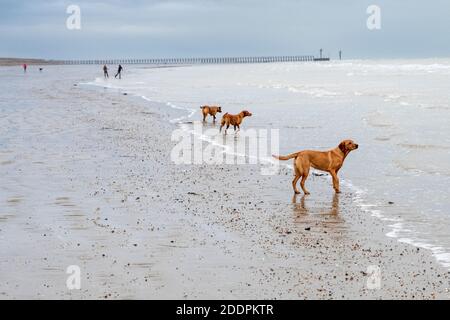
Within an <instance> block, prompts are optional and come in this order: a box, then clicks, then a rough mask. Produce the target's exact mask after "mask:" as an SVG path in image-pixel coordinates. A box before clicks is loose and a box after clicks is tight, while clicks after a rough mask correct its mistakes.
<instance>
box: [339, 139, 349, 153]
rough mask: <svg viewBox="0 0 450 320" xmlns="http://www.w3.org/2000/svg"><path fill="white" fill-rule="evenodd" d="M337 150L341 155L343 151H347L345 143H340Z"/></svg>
mask: <svg viewBox="0 0 450 320" xmlns="http://www.w3.org/2000/svg"><path fill="white" fill-rule="evenodd" d="M339 149H341V151H342V152H343V153H345V151H347V147H346V146H345V142H344V141H342V142H341V143H340V144H339Z"/></svg>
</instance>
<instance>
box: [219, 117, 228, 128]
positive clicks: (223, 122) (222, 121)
mask: <svg viewBox="0 0 450 320" xmlns="http://www.w3.org/2000/svg"><path fill="white" fill-rule="evenodd" d="M227 115H228V112H227V113H225V114H224V115H223V116H222V119H221V120H220V130H219V132H222V128H223V126H224V125H225V123H226V122H227V121H226V120H225V118H226V116H227Z"/></svg>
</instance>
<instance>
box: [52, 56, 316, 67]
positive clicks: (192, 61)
mask: <svg viewBox="0 0 450 320" xmlns="http://www.w3.org/2000/svg"><path fill="white" fill-rule="evenodd" d="M297 61H315V58H314V56H269V57H216V58H160V59H107V60H64V61H61V62H62V63H63V64H69V65H70V64H76V65H79V64H157V65H165V64H167V65H176V64H188V65H189V64H225V63H270V62H297Z"/></svg>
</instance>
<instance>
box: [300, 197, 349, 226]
mask: <svg viewBox="0 0 450 320" xmlns="http://www.w3.org/2000/svg"><path fill="white" fill-rule="evenodd" d="M298 198H300V199H298ZM292 204H293V206H292V209H293V214H294V216H293V217H294V223H296V224H302V225H303V224H309V225H310V224H311V223H314V224H316V225H329V224H333V225H336V224H342V223H343V222H345V220H344V219H343V217H342V216H341V215H340V214H339V195H338V194H334V195H333V199H332V201H331V205H326V204H324V203H323V202H322V201H318V200H317V199H314V198H311V197H310V196H304V195H303V196H298V195H294V197H293V198H292ZM341 227H343V226H341Z"/></svg>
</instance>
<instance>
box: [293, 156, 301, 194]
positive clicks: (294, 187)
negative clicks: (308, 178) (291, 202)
mask: <svg viewBox="0 0 450 320" xmlns="http://www.w3.org/2000/svg"><path fill="white" fill-rule="evenodd" d="M294 171H295V173H294V174H295V177H294V180H292V188H293V189H294V193H295V194H300V191H298V189H297V182H298V180H299V179H300V177H301V176H302V172H301V171H300V170H298V169H297V166H296V165H295V161H294Z"/></svg>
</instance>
